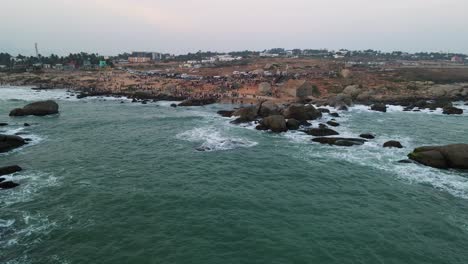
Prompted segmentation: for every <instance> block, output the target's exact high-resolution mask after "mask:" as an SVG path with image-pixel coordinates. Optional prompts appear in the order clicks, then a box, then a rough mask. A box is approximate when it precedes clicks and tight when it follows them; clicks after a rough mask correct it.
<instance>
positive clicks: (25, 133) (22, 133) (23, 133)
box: [15, 132, 28, 136]
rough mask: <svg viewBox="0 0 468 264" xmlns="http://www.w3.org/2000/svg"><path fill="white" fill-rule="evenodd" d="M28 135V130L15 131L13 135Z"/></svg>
mask: <svg viewBox="0 0 468 264" xmlns="http://www.w3.org/2000/svg"><path fill="white" fill-rule="evenodd" d="M21 135H28V132H18V133H15V136H21Z"/></svg>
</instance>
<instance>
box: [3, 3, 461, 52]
mask: <svg viewBox="0 0 468 264" xmlns="http://www.w3.org/2000/svg"><path fill="white" fill-rule="evenodd" d="M0 12H1V15H0V52H2V51H3V52H5V51H6V52H10V53H13V54H16V53H22V54H26V55H32V54H33V53H34V43H35V42H37V43H38V44H39V50H40V53H42V54H46V55H48V54H50V53H51V52H53V53H58V54H68V53H70V52H78V51H86V52H99V53H100V54H103V55H113V54H117V53H120V52H124V51H133V50H144V51H162V52H168V53H176V54H179V53H186V52H189V51H191V52H193V51H198V50H211V51H230V50H245V49H249V50H263V49H269V48H275V47H284V48H328V49H340V48H348V49H368V48H370V49H378V50H383V51H393V50H404V51H444V52H463V53H468V0H0Z"/></svg>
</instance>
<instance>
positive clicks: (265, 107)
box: [258, 101, 281, 117]
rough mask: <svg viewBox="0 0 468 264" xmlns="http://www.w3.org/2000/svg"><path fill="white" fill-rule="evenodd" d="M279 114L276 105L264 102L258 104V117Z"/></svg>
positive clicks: (279, 111)
mask: <svg viewBox="0 0 468 264" xmlns="http://www.w3.org/2000/svg"><path fill="white" fill-rule="evenodd" d="M279 114H281V108H280V107H279V106H278V105H277V104H276V103H274V102H272V101H265V102H262V103H260V105H259V109H258V116H260V117H267V116H271V115H279Z"/></svg>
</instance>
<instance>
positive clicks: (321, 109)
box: [317, 108, 330, 113]
mask: <svg viewBox="0 0 468 264" xmlns="http://www.w3.org/2000/svg"><path fill="white" fill-rule="evenodd" d="M317 110H319V111H320V112H321V113H330V110H328V109H326V108H317Z"/></svg>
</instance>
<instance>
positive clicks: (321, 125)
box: [319, 123, 328, 128]
mask: <svg viewBox="0 0 468 264" xmlns="http://www.w3.org/2000/svg"><path fill="white" fill-rule="evenodd" d="M319 128H328V126H327V125H325V124H322V123H320V124H319Z"/></svg>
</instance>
